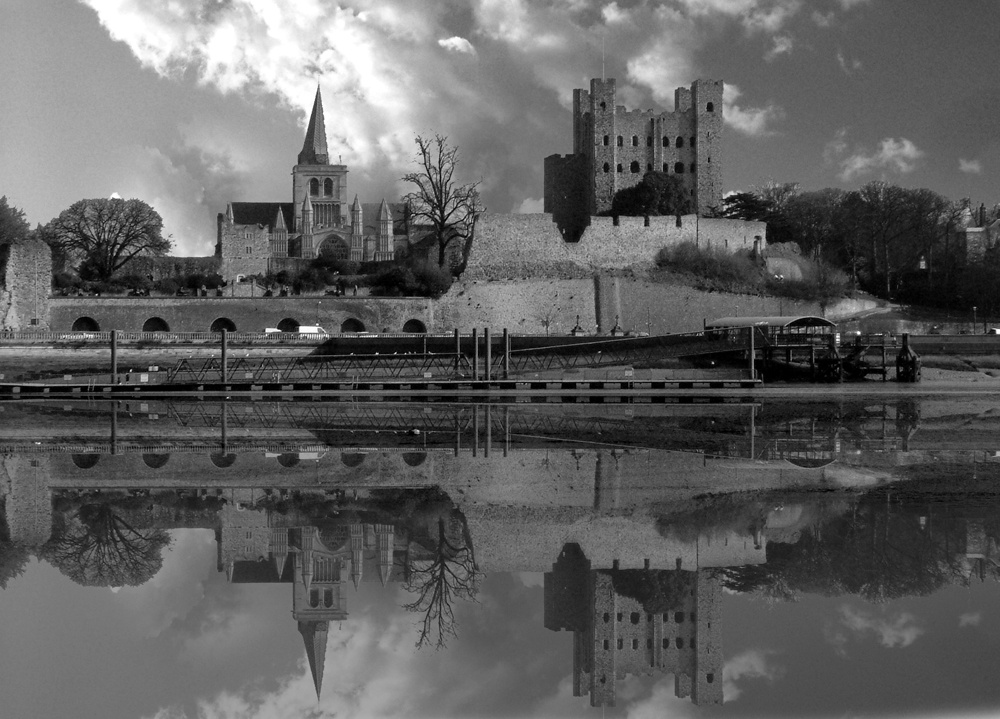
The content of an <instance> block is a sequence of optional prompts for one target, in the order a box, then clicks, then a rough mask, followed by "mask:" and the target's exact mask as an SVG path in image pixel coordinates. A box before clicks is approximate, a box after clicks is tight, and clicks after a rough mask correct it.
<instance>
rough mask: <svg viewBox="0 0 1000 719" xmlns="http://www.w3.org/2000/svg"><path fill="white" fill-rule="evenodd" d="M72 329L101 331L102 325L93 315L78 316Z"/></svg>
mask: <svg viewBox="0 0 1000 719" xmlns="http://www.w3.org/2000/svg"><path fill="white" fill-rule="evenodd" d="M70 329H71V330H72V331H73V332H100V331H101V326H100V325H99V324H97V320H95V319H94V318H93V317H77V318H76V320H75V321H74V322H73V326H72V327H71V328H70Z"/></svg>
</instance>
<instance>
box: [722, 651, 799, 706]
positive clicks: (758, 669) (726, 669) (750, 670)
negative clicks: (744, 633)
mask: <svg viewBox="0 0 1000 719" xmlns="http://www.w3.org/2000/svg"><path fill="white" fill-rule="evenodd" d="M773 655H774V652H772V651H767V650H762V649H749V650H747V651H745V652H743V653H741V654H737V655H736V656H735V657H733V658H732V659H729V660H728V661H726V663H725V664H724V665H723V666H722V681H723V684H722V696H723V698H724V700H725V701H726V702H731V701H734V700H736V699H737V698H739V696H740V694H742V693H743V690H742V688H741V687H740V686H739V685H738V684H737V682H739V681H741V680H746V679H766V680H767V681H769V682H773V681H775V680H776V679H780V678H781V677H782V676H784V674H785V669H784V667H782V666H779V665H776V664H774V662H773V660H772V657H773Z"/></svg>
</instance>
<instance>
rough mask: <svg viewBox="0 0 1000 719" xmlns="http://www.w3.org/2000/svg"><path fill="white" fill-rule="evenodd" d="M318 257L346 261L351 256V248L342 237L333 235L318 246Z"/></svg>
mask: <svg viewBox="0 0 1000 719" xmlns="http://www.w3.org/2000/svg"><path fill="white" fill-rule="evenodd" d="M318 254H319V256H320V257H330V258H333V259H335V260H346V259H348V258H349V257H350V256H351V247H350V245H348V244H347V241H346V240H344V239H343V238H342V237H337V236H336V235H333V236H331V237H327V238H326V239H325V240H323V244H321V245H320V246H319V253H318Z"/></svg>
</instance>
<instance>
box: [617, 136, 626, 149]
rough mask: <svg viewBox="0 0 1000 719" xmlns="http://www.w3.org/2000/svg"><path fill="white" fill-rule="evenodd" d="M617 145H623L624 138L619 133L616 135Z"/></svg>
mask: <svg viewBox="0 0 1000 719" xmlns="http://www.w3.org/2000/svg"><path fill="white" fill-rule="evenodd" d="M618 147H625V140H624V138H622V136H621V135H619V136H618Z"/></svg>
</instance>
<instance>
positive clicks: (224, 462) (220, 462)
mask: <svg viewBox="0 0 1000 719" xmlns="http://www.w3.org/2000/svg"><path fill="white" fill-rule="evenodd" d="M208 457H209V459H211V460H212V464H214V465H215V466H216V467H218V468H219V469H225V468H226V467H232V466H233V465H234V464H236V455H235V454H224V453H222V452H212V453H211V454H210V455H208Z"/></svg>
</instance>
